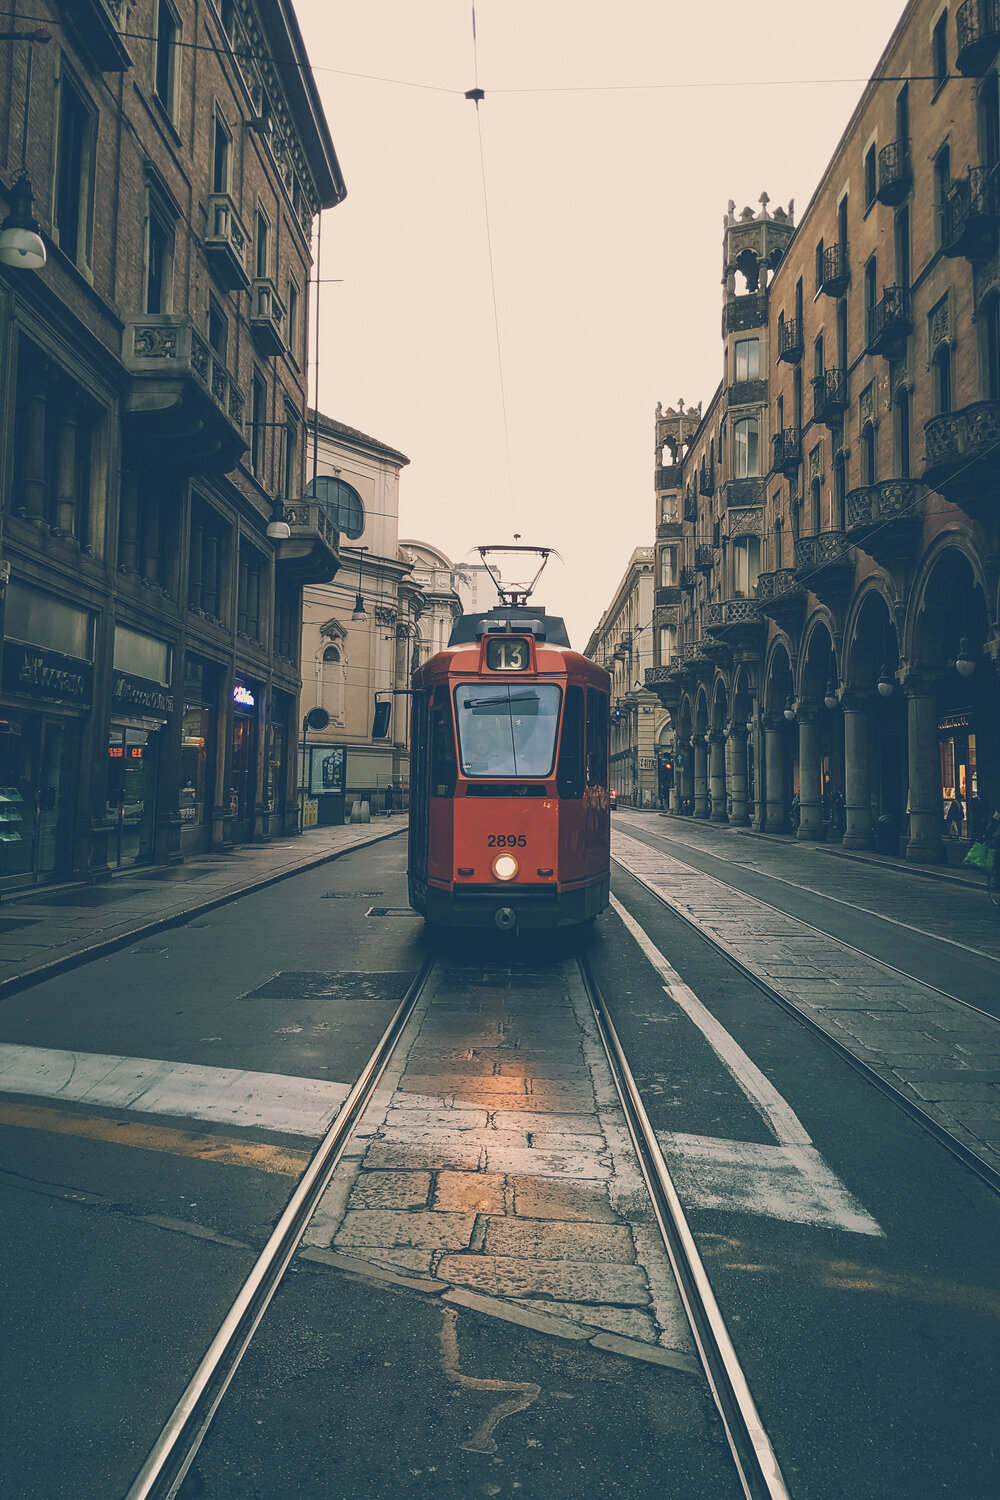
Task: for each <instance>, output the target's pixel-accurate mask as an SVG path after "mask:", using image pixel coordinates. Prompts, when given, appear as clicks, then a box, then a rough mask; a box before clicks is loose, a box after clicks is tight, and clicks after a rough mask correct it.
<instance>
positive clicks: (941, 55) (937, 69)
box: [931, 10, 948, 93]
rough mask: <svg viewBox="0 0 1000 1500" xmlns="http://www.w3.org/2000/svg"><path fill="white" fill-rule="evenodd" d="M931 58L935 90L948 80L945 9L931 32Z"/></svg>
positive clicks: (946, 16)
mask: <svg viewBox="0 0 1000 1500" xmlns="http://www.w3.org/2000/svg"><path fill="white" fill-rule="evenodd" d="M931 59H932V63H933V68H934V92H935V93H937V91H938V90H939V89H941V88H943V87H944V85H945V83H946V82H947V81H948V12H947V11H946V10H943V11H942V12H941V14H940V16H939V17H938V19H937V20H936V21H935V23H934V30H933V31H932V32H931Z"/></svg>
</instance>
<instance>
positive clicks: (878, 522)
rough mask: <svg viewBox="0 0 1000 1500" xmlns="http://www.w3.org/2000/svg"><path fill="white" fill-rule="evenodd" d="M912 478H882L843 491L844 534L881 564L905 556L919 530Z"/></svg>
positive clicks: (915, 483) (921, 515)
mask: <svg viewBox="0 0 1000 1500" xmlns="http://www.w3.org/2000/svg"><path fill="white" fill-rule="evenodd" d="M917 488H918V487H917V482H916V480H914V479H886V480H883V482H882V483H881V484H869V485H865V486H863V487H862V488H860V489H856V490H848V492H847V536H848V538H849V539H850V541H852V542H854V544H855V545H856V546H858V547H862V548H863V549H864V551H865V552H867V553H868V556H869V557H873V558H874V559H875V561H876V562H877V563H881V564H883V566H885V567H889V566H891V565H892V564H893V563H894V562H898V561H899V560H900V559H901V558H903V557H906V556H908V555H909V554H910V553H911V552H912V550H913V548H914V547H915V546H916V544H917V542H918V541H919V539H920V533H921V531H922V530H923V524H924V519H923V514H922V510H918V509H917V505H918V501H917Z"/></svg>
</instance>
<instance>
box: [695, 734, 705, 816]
mask: <svg viewBox="0 0 1000 1500" xmlns="http://www.w3.org/2000/svg"><path fill="white" fill-rule="evenodd" d="M691 754H692V757H693V759H694V815H695V817H696V818H707V817H708V746H707V745H706V744H705V737H704V735H701V734H696V735H693V736H692V739H691Z"/></svg>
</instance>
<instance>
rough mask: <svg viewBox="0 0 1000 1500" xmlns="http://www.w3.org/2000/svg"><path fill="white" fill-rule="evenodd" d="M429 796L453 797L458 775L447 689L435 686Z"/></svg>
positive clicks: (432, 711)
mask: <svg viewBox="0 0 1000 1500" xmlns="http://www.w3.org/2000/svg"><path fill="white" fill-rule="evenodd" d="M430 718H431V796H432V797H453V796H454V795H455V782H456V780H457V777H458V758H457V756H456V755H455V725H454V723H453V721H452V717H451V703H450V702H449V700H448V689H447V688H446V687H437V688H435V689H434V697H433V698H432V699H431V715H430Z"/></svg>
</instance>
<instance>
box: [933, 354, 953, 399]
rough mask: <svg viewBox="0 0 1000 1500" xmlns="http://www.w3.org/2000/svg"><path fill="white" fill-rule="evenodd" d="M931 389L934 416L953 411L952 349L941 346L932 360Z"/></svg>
mask: <svg viewBox="0 0 1000 1500" xmlns="http://www.w3.org/2000/svg"><path fill="white" fill-rule="evenodd" d="M931 387H932V399H933V402H934V415H935V416H936V417H937V416H943V415H944V413H945V412H949V411H951V349H950V348H949V347H948V345H947V344H941V345H939V347H938V348H937V349H935V351H934V357H933V359H932V360H931Z"/></svg>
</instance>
